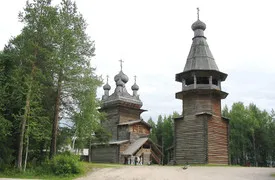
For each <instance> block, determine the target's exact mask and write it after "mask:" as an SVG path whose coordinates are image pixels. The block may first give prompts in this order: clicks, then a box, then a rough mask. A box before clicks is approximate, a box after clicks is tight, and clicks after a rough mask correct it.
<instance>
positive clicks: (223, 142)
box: [208, 116, 228, 164]
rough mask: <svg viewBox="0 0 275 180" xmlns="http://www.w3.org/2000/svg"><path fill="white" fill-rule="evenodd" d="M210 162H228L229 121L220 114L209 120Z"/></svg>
mask: <svg viewBox="0 0 275 180" xmlns="http://www.w3.org/2000/svg"><path fill="white" fill-rule="evenodd" d="M208 163H210V164H228V123H227V121H225V120H223V119H221V117H218V116H213V117H212V118H211V119H210V120H209V121H208Z"/></svg>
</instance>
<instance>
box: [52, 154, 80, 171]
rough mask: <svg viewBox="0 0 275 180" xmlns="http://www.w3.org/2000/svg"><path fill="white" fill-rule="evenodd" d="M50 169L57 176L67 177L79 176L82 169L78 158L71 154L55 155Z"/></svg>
mask: <svg viewBox="0 0 275 180" xmlns="http://www.w3.org/2000/svg"><path fill="white" fill-rule="evenodd" d="M51 168H52V171H53V173H54V174H56V175H59V176H68V175H70V174H79V173H81V172H83V167H82V166H81V164H80V162H79V156H76V155H72V154H71V153H63V154H59V155H56V156H55V157H54V158H53V159H52V162H51Z"/></svg>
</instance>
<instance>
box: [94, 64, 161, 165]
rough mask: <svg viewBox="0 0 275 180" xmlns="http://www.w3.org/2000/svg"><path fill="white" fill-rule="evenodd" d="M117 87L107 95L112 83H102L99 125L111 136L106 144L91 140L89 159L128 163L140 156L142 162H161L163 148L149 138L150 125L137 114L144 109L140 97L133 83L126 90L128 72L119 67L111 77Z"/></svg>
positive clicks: (137, 87)
mask: <svg viewBox="0 0 275 180" xmlns="http://www.w3.org/2000/svg"><path fill="white" fill-rule="evenodd" d="M114 80H115V82H116V88H115V90H114V92H113V94H111V95H109V91H110V90H111V86H110V85H109V84H108V80H107V83H106V84H105V85H104V86H103V89H104V95H103V97H102V106H101V109H100V111H101V112H104V113H105V114H106V116H107V117H106V120H105V121H102V126H103V127H104V128H105V129H106V130H107V131H109V132H110V134H111V140H110V142H108V143H106V144H94V145H93V146H92V149H91V157H92V159H91V160H92V162H106V163H109V162H111V163H123V164H124V163H125V164H127V163H129V161H132V163H133V159H134V158H133V157H139V158H140V159H141V160H142V164H148V163H151V162H154V163H157V164H160V163H161V158H162V152H161V151H160V149H159V147H158V146H157V145H156V144H154V143H153V142H152V141H151V140H150V139H149V137H148V136H149V134H150V129H151V126H150V125H149V124H148V123H146V122H145V121H143V120H142V119H141V117H140V114H141V113H142V112H144V111H146V110H143V109H141V107H142V101H141V100H140V99H139V95H138V94H137V91H138V90H139V86H138V85H137V84H136V80H135V83H134V85H133V86H132V87H131V89H132V91H133V94H132V95H131V94H129V93H128V92H127V89H126V86H125V84H126V83H127V82H128V80H129V79H128V76H127V75H126V74H124V73H123V71H122V61H121V70H120V72H119V73H118V74H117V75H116V76H115V77H114Z"/></svg>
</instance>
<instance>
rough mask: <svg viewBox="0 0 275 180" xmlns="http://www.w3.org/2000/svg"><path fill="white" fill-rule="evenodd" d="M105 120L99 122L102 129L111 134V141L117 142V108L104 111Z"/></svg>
mask: <svg viewBox="0 0 275 180" xmlns="http://www.w3.org/2000/svg"><path fill="white" fill-rule="evenodd" d="M104 112H105V113H106V115H107V116H106V119H105V120H103V121H102V122H101V124H102V126H103V128H105V129H106V130H107V131H108V132H109V133H111V135H112V137H111V140H117V137H118V134H117V124H118V122H119V114H118V113H119V111H118V109H117V108H112V109H106V110H105V111H104Z"/></svg>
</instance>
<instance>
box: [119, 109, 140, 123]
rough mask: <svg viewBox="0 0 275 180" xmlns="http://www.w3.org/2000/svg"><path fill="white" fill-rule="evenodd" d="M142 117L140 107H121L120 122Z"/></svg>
mask: <svg viewBox="0 0 275 180" xmlns="http://www.w3.org/2000/svg"><path fill="white" fill-rule="evenodd" d="M138 119H140V110H139V109H130V108H119V123H124V122H128V121H130V120H138Z"/></svg>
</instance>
